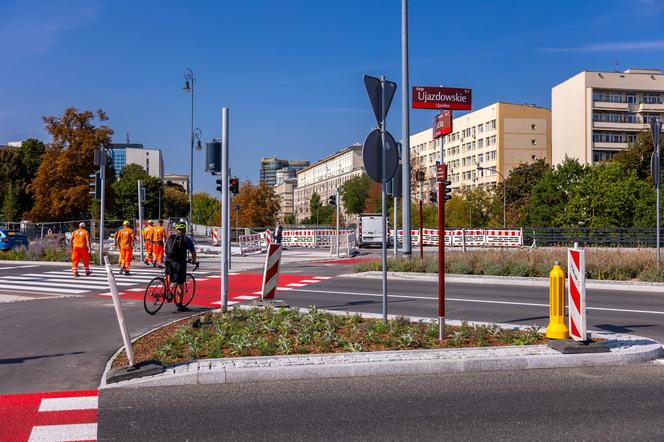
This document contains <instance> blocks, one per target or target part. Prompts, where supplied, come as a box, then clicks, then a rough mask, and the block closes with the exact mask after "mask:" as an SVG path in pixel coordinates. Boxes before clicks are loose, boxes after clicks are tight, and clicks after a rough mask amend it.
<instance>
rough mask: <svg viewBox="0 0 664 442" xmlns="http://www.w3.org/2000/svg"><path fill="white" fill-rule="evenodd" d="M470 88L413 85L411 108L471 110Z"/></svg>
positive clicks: (471, 96) (471, 95) (471, 93)
mask: <svg viewBox="0 0 664 442" xmlns="http://www.w3.org/2000/svg"><path fill="white" fill-rule="evenodd" d="M472 98H473V92H472V90H471V89H459V88H451V87H428V86H413V99H412V106H413V109H449V110H471V108H472V101H473V100H472Z"/></svg>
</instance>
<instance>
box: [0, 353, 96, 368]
mask: <svg viewBox="0 0 664 442" xmlns="http://www.w3.org/2000/svg"><path fill="white" fill-rule="evenodd" d="M83 353H85V352H84V351H73V352H70V353H54V354H52V355H41V356H25V357H20V358H7V359H0V365H5V364H22V363H23V362H25V361H29V360H31V359H43V358H56V357H59V356H69V355H80V354H83Z"/></svg>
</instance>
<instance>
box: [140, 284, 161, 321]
mask: <svg viewBox="0 0 664 442" xmlns="http://www.w3.org/2000/svg"><path fill="white" fill-rule="evenodd" d="M165 295H166V281H164V278H160V277H156V278H154V279H153V280H152V281H150V284H148V286H147V288H146V289H145V295H143V307H145V311H146V312H148V313H149V314H151V315H154V314H155V313H157V312H158V311H159V309H160V308H161V306H162V305H164V299H165Z"/></svg>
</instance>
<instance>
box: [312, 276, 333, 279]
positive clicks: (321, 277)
mask: <svg viewBox="0 0 664 442" xmlns="http://www.w3.org/2000/svg"><path fill="white" fill-rule="evenodd" d="M314 279H332V277H331V276H314Z"/></svg>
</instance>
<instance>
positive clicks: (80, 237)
mask: <svg viewBox="0 0 664 442" xmlns="http://www.w3.org/2000/svg"><path fill="white" fill-rule="evenodd" d="M89 240H90V234H89V233H88V231H87V230H85V229H76V230H74V231H73V232H72V234H71V245H72V247H74V248H84V249H87V248H88V241H89Z"/></svg>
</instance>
